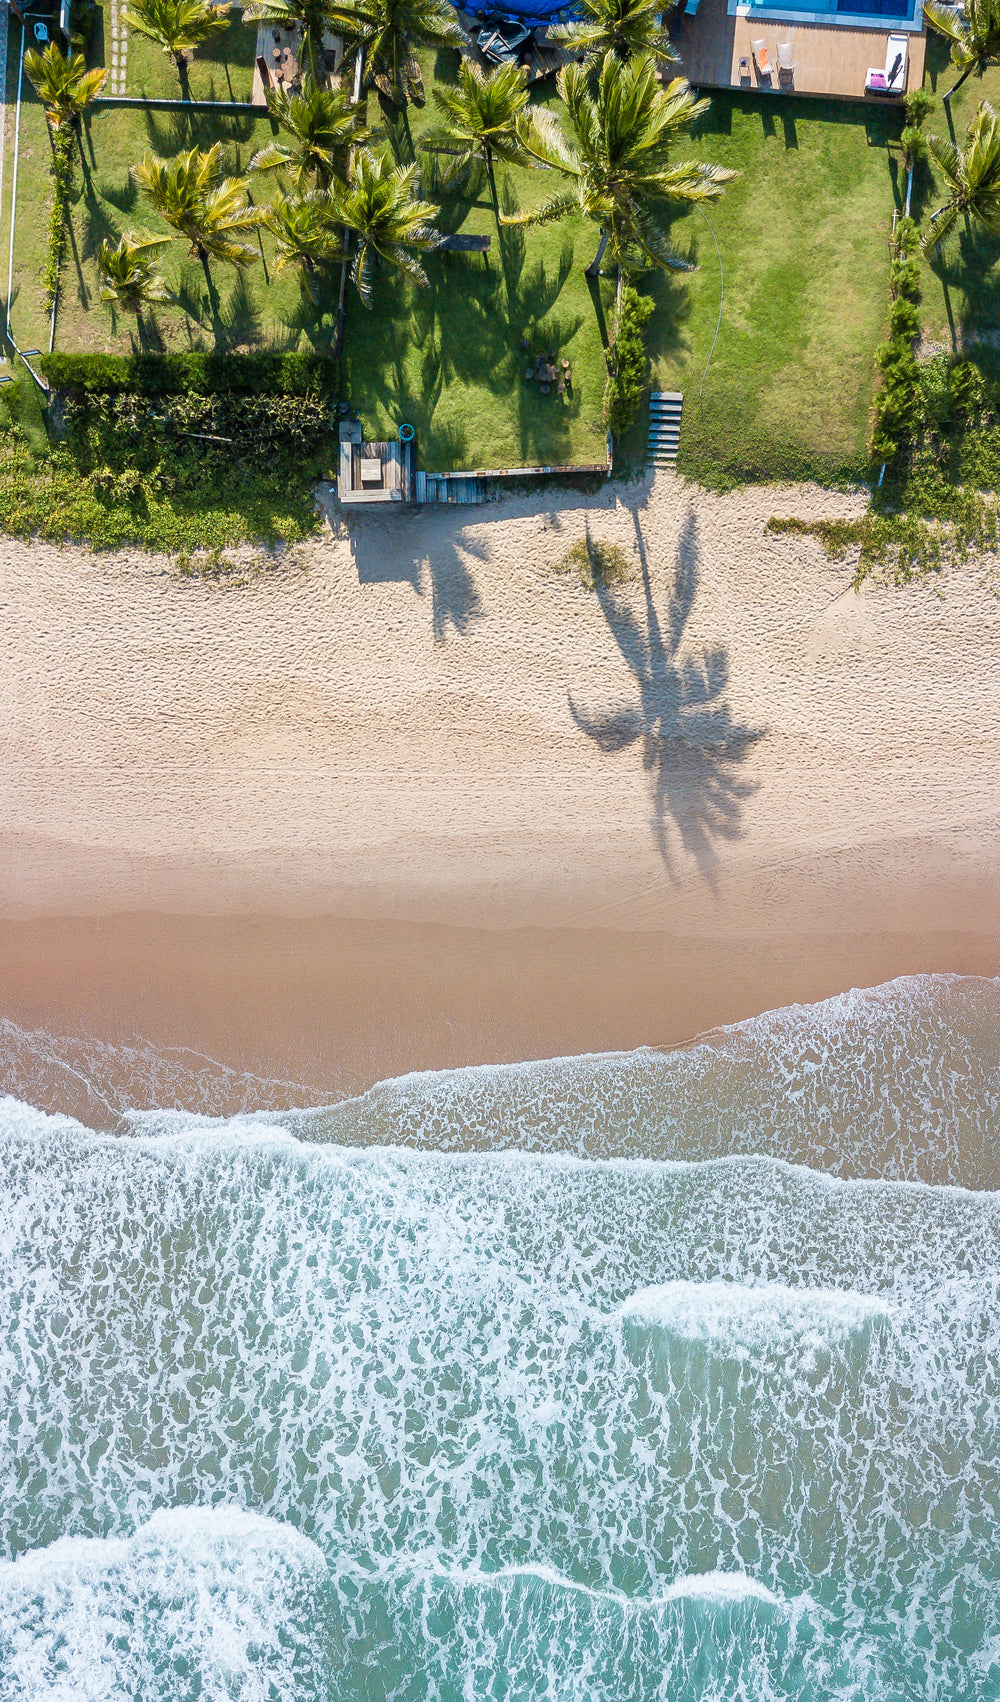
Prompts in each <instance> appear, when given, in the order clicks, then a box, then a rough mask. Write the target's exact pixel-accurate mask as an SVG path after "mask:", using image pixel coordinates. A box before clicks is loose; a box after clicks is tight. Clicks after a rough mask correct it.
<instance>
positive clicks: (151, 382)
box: [39, 353, 340, 396]
mask: <svg viewBox="0 0 1000 1702" xmlns="http://www.w3.org/2000/svg"><path fill="white" fill-rule="evenodd" d="M39 365H40V367H41V369H42V371H43V373H44V374H45V377H46V378H47V379H48V381H49V383H50V385H51V386H52V388H53V389H54V390H70V391H73V390H78V391H79V390H84V391H92V392H95V393H99V394H103V395H111V396H113V395H116V394H118V393H119V392H121V391H128V390H130V391H133V392H138V393H139V394H140V395H144V396H164V395H170V394H175V395H177V394H194V395H201V396H211V395H219V394H222V395H234V396H311V395H318V396H336V395H337V394H338V393H339V389H340V363H339V361H337V360H336V359H335V358H334V356H333V355H320V354H312V353H308V354H275V353H248V354H216V353H188V354H176V355H159V354H135V355H104V354H59V353H57V354H51V355H42V356H41V357H40V360H39Z"/></svg>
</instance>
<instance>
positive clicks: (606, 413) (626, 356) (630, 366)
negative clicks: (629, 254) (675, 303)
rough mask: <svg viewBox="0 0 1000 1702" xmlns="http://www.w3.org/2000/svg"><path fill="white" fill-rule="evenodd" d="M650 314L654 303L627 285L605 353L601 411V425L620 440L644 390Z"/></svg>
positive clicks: (634, 413) (647, 363) (632, 417)
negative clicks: (609, 345)
mask: <svg viewBox="0 0 1000 1702" xmlns="http://www.w3.org/2000/svg"><path fill="white" fill-rule="evenodd" d="M652 311H653V303H652V302H651V301H650V300H649V298H648V297H647V296H641V295H639V293H638V291H637V290H634V289H633V288H632V287H631V285H626V287H625V289H624V290H623V291H622V299H621V306H620V308H619V311H618V318H617V321H616V324H615V334H614V337H613V339H612V342H611V348H610V349H609V351H608V378H607V383H606V384H605V386H604V405H603V408H602V418H603V420H604V423H605V425H606V426H607V428H608V430H609V431H611V432H613V433H614V435H615V437H623V436H624V434H625V433H626V432H627V431H628V428H629V426H630V425H631V424H632V421H633V420H634V419H635V416H636V412H637V410H638V407H639V403H640V402H641V401H642V395H643V391H644V390H645V388H646V373H647V369H648V365H649V362H648V360H647V357H646V345H645V342H644V340H643V330H644V327H645V325H646V322H647V320H648V319H649V316H650V314H651V313H652Z"/></svg>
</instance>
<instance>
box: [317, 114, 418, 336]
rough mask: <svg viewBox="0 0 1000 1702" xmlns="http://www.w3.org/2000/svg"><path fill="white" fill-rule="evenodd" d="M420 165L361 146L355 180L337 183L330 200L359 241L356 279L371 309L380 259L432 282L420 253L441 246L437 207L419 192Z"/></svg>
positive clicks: (340, 220)
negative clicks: (416, 190) (404, 163)
mask: <svg viewBox="0 0 1000 1702" xmlns="http://www.w3.org/2000/svg"><path fill="white" fill-rule="evenodd" d="M416 176H417V168H416V166H415V165H408V166H394V165H392V164H391V162H390V161H389V160H388V159H387V158H386V157H385V155H384V154H373V153H372V152H371V151H370V149H368V148H361V149H359V151H358V152H357V153H356V154H355V156H354V172H353V179H352V181H351V182H350V183H346V184H339V185H335V187H334V189H333V191H332V192H331V196H330V204H331V208H332V213H333V218H334V219H335V221H336V223H337V224H340V225H344V226H346V228H347V230H348V231H351V232H353V233H354V234H355V235H356V237H357V239H358V246H357V250H356V252H355V253H354V256H353V258H352V260H351V277H352V279H353V280H354V282H355V284H356V285H357V288H358V294H359V296H360V297H361V300H362V303H363V305H364V306H365V307H370V306H371V267H372V262H373V261H374V263H375V264H376V265H377V264H378V263H379V261H380V260H387V261H388V262H389V264H390V266H395V268H396V270H397V271H399V272H402V273H403V274H404V275H405V276H406V277H408V278H412V280H413V282H414V283H417V284H426V282H427V274H426V272H425V271H424V269H423V267H422V266H421V264H420V262H419V260H417V259H416V258H415V257H414V252H413V251H414V250H415V251H416V252H417V253H422V252H423V253H426V251H427V250H428V249H431V248H436V247H437V244H438V241H439V238H438V233H437V231H436V230H435V229H434V225H433V222H432V221H433V218H434V212H435V209H434V207H432V206H431V204H430V202H429V201H418V200H417V199H416V197H415V196H414V193H413V186H414V182H415V180H416Z"/></svg>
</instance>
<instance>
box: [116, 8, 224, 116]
mask: <svg viewBox="0 0 1000 1702" xmlns="http://www.w3.org/2000/svg"><path fill="white" fill-rule="evenodd" d="M230 5H231V0H218V3H215V4H213V3H211V0H132V4H131V5H130V6H126V8H125V10H124V12H123V14H122V16H123V19H124V22H125V23H126V24H127V25H128V27H129V29H131V30H133V31H134V32H135V33H136V35H141V36H144V37H145V39H146V40H147V41H151V42H152V43H153V45H154V46H155V47H158V48H159V49H160V52H161V53H165V54H166V55H167V56H168V58H170V59H172V60H173V62H174V65H175V66H176V69H177V75H178V77H179V78H180V83H181V88H182V90H183V91H184V92H185V94H186V93H187V92H188V86H187V82H186V68H187V55H188V54H189V53H193V52H194V50H195V48H197V47H200V46H201V45H202V43H203V42H206V41H215V40H217V39H218V37H219V36H221V35H224V34H225V32H226V30H227V29H228V28H229V24H230V18H229V11H230Z"/></svg>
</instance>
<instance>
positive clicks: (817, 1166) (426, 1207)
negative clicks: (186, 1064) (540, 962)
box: [0, 978, 1000, 1702]
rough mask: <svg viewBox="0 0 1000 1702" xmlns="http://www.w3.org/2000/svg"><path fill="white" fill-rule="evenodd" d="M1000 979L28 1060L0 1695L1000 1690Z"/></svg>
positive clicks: (10, 1384) (15, 1232)
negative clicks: (163, 1079)
mask: <svg viewBox="0 0 1000 1702" xmlns="http://www.w3.org/2000/svg"><path fill="white" fill-rule="evenodd" d="M998 1013H1000V998H998V988H997V985H996V984H995V983H992V982H978V981H977V982H966V981H962V980H959V979H956V978H924V979H922V980H921V981H919V982H909V983H894V984H892V985H891V986H890V987H888V988H883V989H875V990H873V991H871V992H867V993H854V994H850V995H847V996H845V998H844V999H842V1000H832V1001H828V1002H827V1003H826V1004H825V1005H822V1006H818V1007H814V1008H812V1009H809V1010H806V1009H795V1010H792V1011H787V1012H776V1013H771V1014H769V1015H768V1016H767V1017H764V1018H760V1019H758V1020H757V1021H755V1022H754V1023H749V1024H743V1025H741V1026H740V1027H739V1028H737V1029H734V1030H730V1031H725V1032H723V1033H720V1034H719V1035H717V1036H714V1037H713V1038H712V1040H711V1041H710V1042H707V1043H704V1044H703V1045H701V1046H698V1047H695V1048H692V1049H691V1050H689V1051H687V1052H683V1053H679V1054H673V1055H671V1056H669V1057H665V1056H661V1055H658V1054H650V1053H640V1054H635V1055H631V1056H628V1057H625V1056H614V1057H610V1058H586V1059H581V1060H560V1061H557V1062H556V1063H553V1064H547V1065H525V1066H517V1067H510V1068H507V1069H488V1070H467V1071H459V1072H455V1073H454V1074H451V1075H443V1074H442V1075H435V1076H430V1077H428V1076H420V1077H410V1078H404V1079H403V1080H402V1081H399V1082H395V1083H385V1084H381V1085H380V1086H379V1087H377V1088H374V1089H372V1090H371V1092H370V1093H369V1094H367V1095H365V1096H363V1097H362V1098H361V1099H358V1100H353V1101H349V1102H346V1103H345V1104H343V1105H341V1106H335V1107H325V1108H320V1109H317V1110H302V1111H290V1112H288V1113H285V1114H282V1115H278V1114H277V1113H274V1112H273V1111H272V1112H260V1111H255V1112H251V1111H248V1112H247V1114H246V1115H244V1116H241V1117H238V1118H231V1119H228V1120H216V1119H213V1118H212V1117H211V1116H206V1115H205V1114H204V1113H203V1112H199V1111H198V1110H197V1109H192V1108H191V1107H188V1108H187V1109H186V1110H180V1109H174V1110H162V1111H159V1112H156V1113H146V1114H143V1115H132V1116H130V1117H129V1119H128V1120H127V1124H126V1129H127V1133H126V1134H124V1135H123V1133H122V1130H121V1128H120V1126H117V1125H116V1130H115V1131H114V1132H113V1131H112V1130H111V1129H109V1128H105V1129H103V1130H102V1129H100V1128H91V1127H87V1126H85V1125H84V1124H83V1123H81V1122H78V1121H74V1120H73V1119H72V1118H69V1117H65V1116H64V1117H54V1116H50V1115H47V1114H45V1113H44V1112H42V1111H40V1110H38V1109H35V1108H33V1107H32V1106H30V1105H29V1104H27V1103H25V1102H24V1100H23V1099H19V1098H14V1097H9V1098H7V1099H5V1100H2V1101H0V1552H2V1553H3V1555H4V1556H5V1557H6V1559H5V1561H4V1562H3V1563H2V1564H0V1702H8V1699H10V1702H14V1699H15V1698H16V1699H18V1702H21V1699H28V1702H35V1699H36V1698H38V1699H39V1702H40V1699H41V1698H42V1697H45V1698H46V1699H51V1698H60V1699H61V1698H66V1699H69V1698H72V1699H73V1702H91V1699H94V1702H96V1699H98V1698H100V1699H101V1702H103V1699H105V1698H109V1699H110V1698H116V1699H117V1698H119V1697H133V1696H137V1695H141V1696H143V1697H144V1698H147V1697H150V1698H154V1697H162V1698H164V1699H167V1698H169V1699H170V1702H173V1699H174V1698H187V1697H191V1698H192V1699H193V1698H195V1697H199V1698H203V1699H215V1698H219V1699H220V1702H221V1699H222V1698H227V1699H229V1698H234V1697H235V1698H240V1699H241V1702H243V1699H246V1702H251V1699H253V1702H257V1699H258V1698H260V1699H264V1698H270V1697H278V1696H280V1697H281V1698H282V1699H285V1698H288V1699H289V1702H300V1699H307V1698H308V1699H312V1698H315V1699H316V1702H349V1699H350V1702H354V1699H356V1698H364V1699H365V1702H369V1699H370V1702H390V1699H392V1702H417V1699H418V1698H419V1699H424V1698H427V1699H429V1702H464V1699H465V1698H470V1697H481V1696H497V1697H499V1696H501V1695H502V1696H504V1697H506V1698H508V1699H510V1702H528V1699H531V1702H535V1699H538V1702H542V1699H545V1702H567V1699H570V1698H572V1699H577V1698H579V1702H584V1699H587V1702H620V1699H621V1698H623V1697H625V1696H628V1697H636V1698H639V1699H642V1702H646V1699H647V1698H657V1699H662V1702H667V1699H669V1702H732V1699H737V1702H772V1699H774V1702H779V1699H781V1702H826V1699H833V1698H836V1699H837V1702H898V1699H899V1698H909V1697H918V1696H919V1697H920V1698H922V1699H923V1698H928V1699H931V1702H946V1699H948V1702H951V1699H953V1698H954V1697H956V1696H962V1697H963V1698H967V1699H969V1702H995V1698H996V1696H997V1694H998V1693H1000V1564H998V1561H997V1540H996V1539H997V1529H998V1514H1000V1489H998V1480H997V1474H996V1460H997V1458H998V1456H1000V1196H998V1195H997V1194H996V1193H995V1192H992V1191H991V1189H992V1187H993V1184H994V1180H995V1170H996V1165H995V1151H996V1127H997V1089H998V1069H997V1066H998V1055H1000V1053H998V1042H1000V1024H998V1021H997V1017H998ZM727 1106H728V1109H727Z"/></svg>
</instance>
